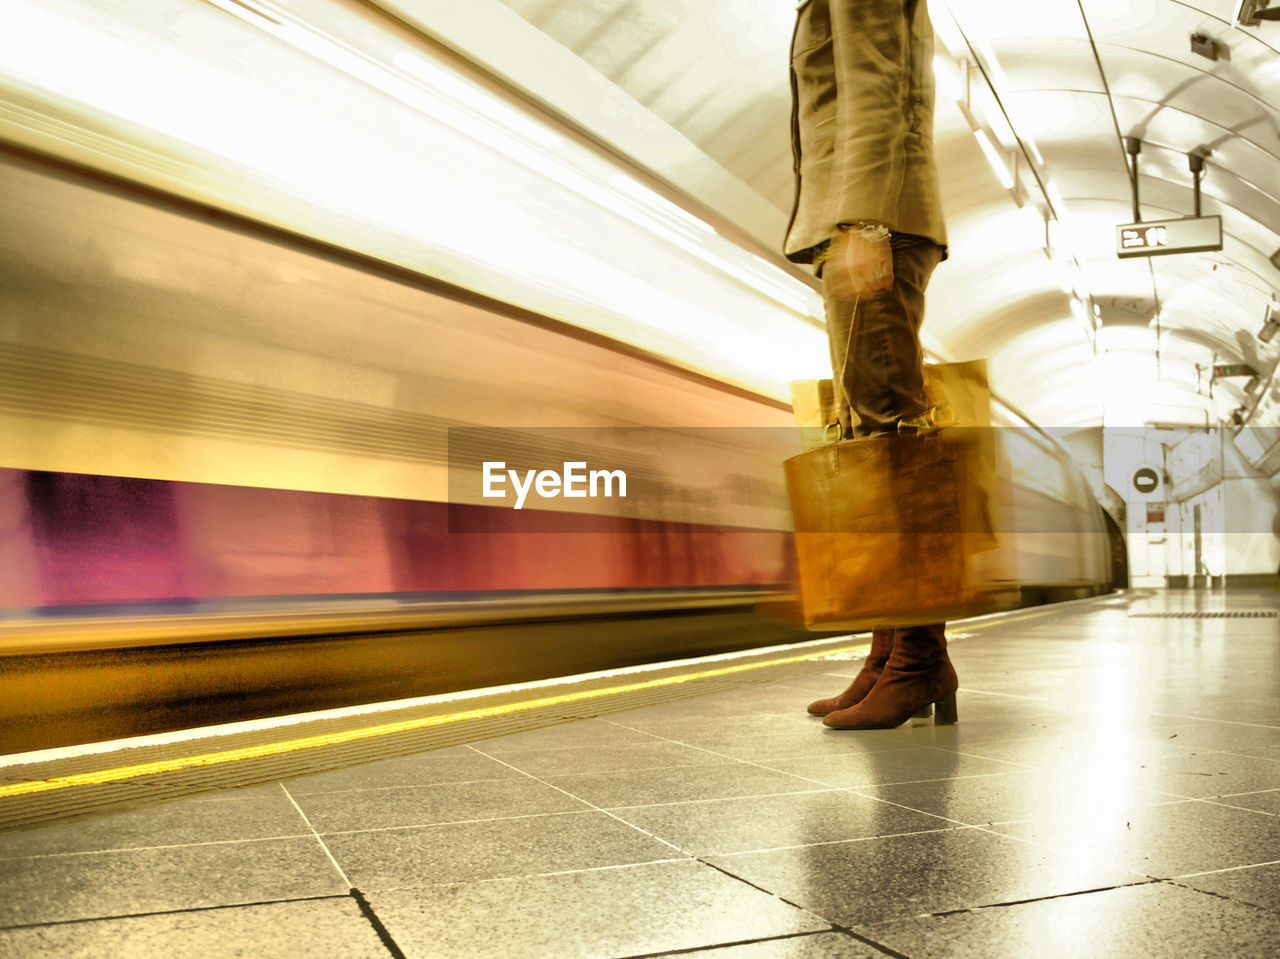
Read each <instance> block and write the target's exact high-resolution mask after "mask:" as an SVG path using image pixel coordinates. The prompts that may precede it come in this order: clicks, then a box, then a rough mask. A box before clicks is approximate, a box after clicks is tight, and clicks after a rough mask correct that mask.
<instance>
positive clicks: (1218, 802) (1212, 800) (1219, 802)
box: [1195, 790, 1280, 818]
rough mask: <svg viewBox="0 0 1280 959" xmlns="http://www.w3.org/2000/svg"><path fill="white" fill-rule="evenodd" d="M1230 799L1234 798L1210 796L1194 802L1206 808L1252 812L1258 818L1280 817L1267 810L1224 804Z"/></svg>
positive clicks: (1244, 794)
mask: <svg viewBox="0 0 1280 959" xmlns="http://www.w3.org/2000/svg"><path fill="white" fill-rule="evenodd" d="M1264 792H1272V790H1264ZM1239 795H1242V796H1252V795H1256V794H1255V793H1240V794H1239ZM1232 798H1234V797H1232V796H1212V797H1206V798H1204V799H1197V800H1195V801H1196V802H1199V803H1204V804H1205V805H1206V806H1221V807H1223V808H1224V809H1235V810H1238V811H1240V812H1252V813H1257V814H1258V815H1259V816H1271V817H1272V818H1275V817H1277V816H1280V813H1274V812H1270V811H1268V810H1266V809H1253V808H1251V807H1249V806H1237V805H1234V804H1233V803H1229V802H1224V800H1226V799H1232Z"/></svg>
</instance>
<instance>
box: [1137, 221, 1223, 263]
mask: <svg viewBox="0 0 1280 959" xmlns="http://www.w3.org/2000/svg"><path fill="white" fill-rule="evenodd" d="M1221 249H1222V217H1220V216H1187V217H1181V218H1179V219H1177V220H1151V221H1150V222H1147V223H1124V224H1121V225H1120V226H1118V227H1116V256H1118V257H1120V259H1122V260H1123V259H1125V258H1127V257H1131V256H1163V255H1165V254H1168V253H1200V252H1203V251H1205V250H1221Z"/></svg>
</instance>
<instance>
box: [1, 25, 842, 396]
mask: <svg viewBox="0 0 1280 959" xmlns="http://www.w3.org/2000/svg"><path fill="white" fill-rule="evenodd" d="M208 2H209V3H210V4H215V5H216V7H217V8H218V9H214V8H213V6H210V5H207V4H206V3H205V2H201V0H132V2H129V3H123V2H116V3H109V2H88V0H79V2H77V0H40V2H38V3H37V2H33V0H13V2H12V3H11V4H9V5H8V7H7V9H6V14H7V17H6V21H7V30H8V31H9V35H10V36H11V37H21V38H22V42H21V43H11V44H8V45H6V46H5V47H4V48H3V50H0V131H3V132H4V134H5V136H6V138H8V139H12V140H14V141H16V142H19V143H25V144H27V145H29V146H32V147H35V148H39V149H46V150H49V149H50V148H52V149H53V151H54V152H59V153H61V154H63V155H68V156H69V157H70V158H72V159H86V160H87V161H88V162H92V163H93V164H94V165H98V166H101V167H103V168H104V169H108V170H109V171H111V172H123V173H125V174H126V175H130V176H132V177H134V178H137V179H140V180H142V181H143V182H150V183H152V185H157V186H161V187H162V188H166V189H178V190H180V191H181V192H183V193H184V195H188V196H190V197H191V198H193V199H197V200H200V201H202V202H213V203H214V204H215V205H219V206H224V207H227V208H229V209H232V210H233V211H235V212H238V213H243V214H245V215H249V216H251V217H254V218H256V219H261V220H264V221H266V222H270V223H274V224H276V225H280V226H283V227H285V228H287V229H291V230H295V231H297V232H300V233H304V234H307V235H311V236H315V237H318V238H320V239H323V240H326V241H328V242H332V243H336V244H338V245H341V246H345V247H347V248H350V249H355V250H358V251H359V252H362V253H366V254H369V255H372V256H375V257H378V258H380V259H384V260H387V261H390V262H393V263H396V264H399V265H402V266H405V267H408V268H410V269H414V270H419V271H422V272H424V273H427V274H430V275H434V276H437V277H439V278H441V279H443V280H446V281H448V282H452V283H456V284H458V285H462V286H467V287H469V288H472V289H475V290H478V291H480V292H483V293H486V294H488V295H491V296H495V297H497V298H499V299H503V300H507V301H510V302H513V303H516V304H518V305H520V306H523V307H526V308H528V309H531V310H534V311H537V312H540V313H544V314H547V315H551V316H555V317H557V318H559V319H562V320H565V321H567V322H570V323H573V324H575V325H577V326H580V327H583V328H586V329H589V330H592V331H594V332H597V333H600V334H603V335H605V336H608V337H611V338H614V339H617V340H621V341H625V342H628V343H631V344H634V345H636V346H638V347H640V348H642V349H645V350H648V351H650V352H653V353H656V354H658V355H662V356H666V357H669V358H671V359H673V360H675V361H676V362H678V363H680V364H682V365H685V366H688V367H690V368H693V369H697V370H700V371H702V372H706V373H708V374H710V375H712V376H715V377H717V378H720V379H723V380H726V381H729V382H733V383H737V384H739V385H742V386H745V387H747V388H750V389H753V390H756V391H759V392H762V393H764V394H766V395H771V396H775V397H778V398H785V397H786V396H787V381H788V380H790V379H794V378H798V377H800V376H805V375H812V374H813V373H814V372H820V371H821V370H822V369H823V368H824V366H825V363H826V358H825V357H826V347H825V339H824V334H823V333H822V331H821V329H820V328H819V326H818V325H817V323H816V322H814V320H815V318H816V317H819V316H821V313H822V309H821V301H820V299H819V297H818V295H817V294H816V292H815V291H814V290H813V289H812V288H810V287H809V286H808V285H806V284H805V283H803V282H801V281H800V280H799V279H797V278H796V277H794V276H792V275H791V274H789V273H788V272H786V271H785V270H784V269H782V268H780V266H779V265H777V264H776V263H775V262H772V261H771V260H769V259H767V258H765V257H763V256H760V255H757V254H755V253H753V252H752V251H750V250H748V249H746V248H744V247H743V246H740V245H739V244H737V243H736V242H734V241H732V240H730V239H728V238H726V237H723V236H721V235H719V234H718V233H717V232H716V230H715V229H714V227H713V226H711V225H710V224H707V223H706V222H704V221H702V220H700V219H698V218H697V217H695V216H693V215H692V214H690V213H689V212H688V211H686V210H684V209H682V208H681V207H680V206H678V205H677V204H676V203H673V202H672V201H670V200H668V199H667V198H666V197H664V196H662V195H661V194H660V193H658V192H657V191H656V190H654V189H652V188H650V187H649V186H647V185H646V184H644V183H643V182H641V181H640V180H639V179H638V178H637V177H635V176H633V175H632V174H631V173H630V172H629V171H627V170H626V169H624V168H623V167H621V166H619V165H618V164H616V163H614V162H612V161H611V160H609V159H607V158H606V157H604V156H602V155H601V154H599V153H597V152H595V151H594V150H592V149H590V148H589V147H587V146H585V145H583V144H581V143H579V142H577V141H576V140H574V139H573V138H572V137H570V136H567V135H565V134H563V133H561V132H560V131H559V130H557V129H555V128H554V127H551V126H549V125H546V124H544V123H542V122H540V121H539V120H538V119H536V118H535V117H534V116H532V115H527V114H525V113H523V112H521V111H520V110H519V109H518V108H516V107H515V106H513V105H512V104H511V103H509V102H508V101H506V100H505V99H503V98H502V97H500V96H499V95H497V94H495V93H493V92H491V91H490V90H487V89H485V88H484V87H483V86H481V85H480V84H478V83H475V82H472V81H471V80H470V79H469V78H467V77H466V76H463V75H461V74H458V73H456V72H454V71H452V70H451V69H450V68H449V67H448V66H446V65H445V64H443V63H441V62H437V61H435V60H434V59H433V58H432V56H431V55H430V54H429V53H428V52H426V50H425V48H421V47H417V46H412V45H410V44H409V43H407V42H405V41H403V40H401V39H400V38H398V37H397V36H394V35H392V34H389V33H379V34H377V35H376V36H370V35H369V34H370V31H369V30H368V29H367V24H366V23H364V22H362V21H356V20H354V19H353V14H352V13H351V12H350V11H348V10H347V9H345V8H344V7H343V6H341V5H338V4H331V3H325V2H317V3H312V4H308V5H307V7H306V8H305V14H304V15H305V16H306V18H307V19H306V21H305V22H304V21H302V20H299V19H297V16H299V15H297V14H294V13H293V12H292V9H293V8H291V7H287V6H284V5H275V4H270V3H261V4H258V11H254V10H251V9H248V8H246V7H243V6H241V5H239V4H237V3H233V2H231V0H208ZM299 9H300V8H299ZM224 11H225V12H224ZM226 14H231V15H232V16H234V17H235V18H236V19H232V18H231V17H228V16H227V15H226ZM357 27H359V28H360V29H356V28H357ZM6 101H9V104H8V105H9V106H10V108H9V109H6V106H7V104H6ZM16 103H21V104H22V109H21V110H19V109H15V108H13V107H12V105H13V104H16ZM33 117H34V118H35V119H33ZM49 118H56V119H54V120H53V121H52V122H51V121H50V119H49ZM86 144H89V146H88V147H86Z"/></svg>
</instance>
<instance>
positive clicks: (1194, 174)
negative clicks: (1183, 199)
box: [1187, 152, 1204, 216]
mask: <svg viewBox="0 0 1280 959" xmlns="http://www.w3.org/2000/svg"><path fill="white" fill-rule="evenodd" d="M1187 165H1188V166H1190V167H1191V180H1192V190H1193V191H1194V193H1193V196H1194V198H1195V216H1199V215H1200V179H1201V177H1203V176H1204V154H1202V153H1198V152H1197V153H1188V154H1187Z"/></svg>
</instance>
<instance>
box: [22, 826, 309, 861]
mask: <svg viewBox="0 0 1280 959" xmlns="http://www.w3.org/2000/svg"><path fill="white" fill-rule="evenodd" d="M73 824H74V823H73ZM54 825H66V823H54ZM15 835H19V834H15ZM311 836H312V833H309V832H300V833H291V834H288V835H282V836H249V837H245V838H241V839H207V840H204V841H202V842H175V843H166V844H164V845H160V846H121V847H119V848H115V849H75V850H71V851H69V852H41V853H35V854H33V855H30V856H0V862H21V861H23V860H26V859H62V858H68V857H71V856H106V855H111V854H113V853H121V852H153V851H159V850H162V849H193V848H200V847H204V846H235V845H239V844H242V843H257V842H279V841H283V840H287V839H310V838H311Z"/></svg>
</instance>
